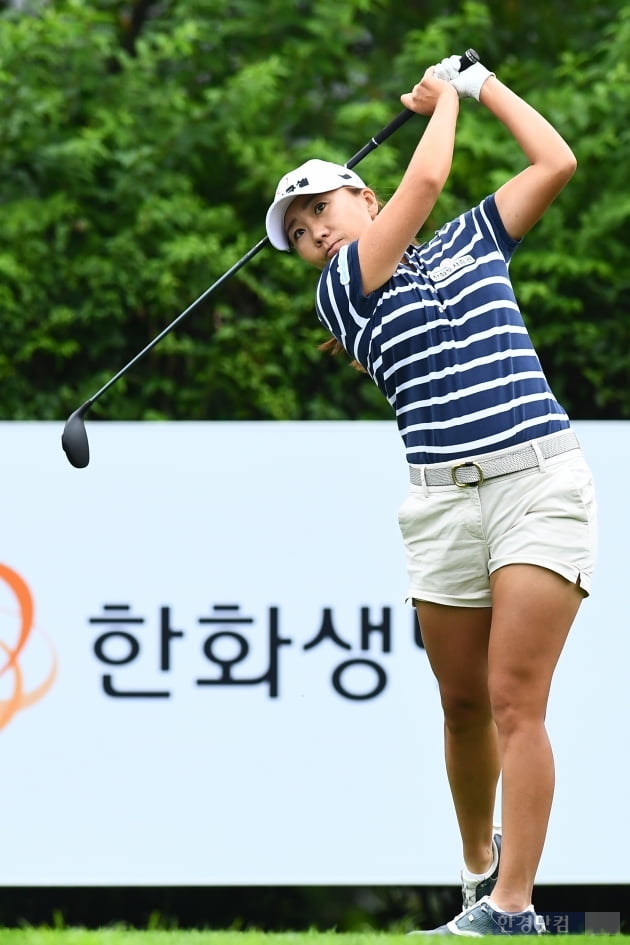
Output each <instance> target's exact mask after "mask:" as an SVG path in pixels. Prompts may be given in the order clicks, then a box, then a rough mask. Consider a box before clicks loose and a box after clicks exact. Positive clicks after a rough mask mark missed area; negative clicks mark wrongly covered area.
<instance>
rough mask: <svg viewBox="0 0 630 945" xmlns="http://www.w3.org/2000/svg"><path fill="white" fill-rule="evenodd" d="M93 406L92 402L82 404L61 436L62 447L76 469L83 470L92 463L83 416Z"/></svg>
mask: <svg viewBox="0 0 630 945" xmlns="http://www.w3.org/2000/svg"><path fill="white" fill-rule="evenodd" d="M91 404H92V401H91V400H88V401H87V402H86V403H84V404H82V406H81V407H79V408H78V410H75V411H74V413H71V414H70V416H69V417H68V419H67V420H66V425H65V427H64V428H63V433H62V434H61V445H62V446H63V449H64V452H65V454H66V456H67V457H68V460H69V461H70V463H71V464H72V465H73V466H74V467H75V468H76V469H83V468H84V467H85V466H87V464H88V463H89V461H90V444H89V443H88V438H87V432H86V430H85V423H84V422H83V416H84V414H85V413H86V411H87V410H88V409H89V408H90V406H91Z"/></svg>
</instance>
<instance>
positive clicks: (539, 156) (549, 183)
mask: <svg viewBox="0 0 630 945" xmlns="http://www.w3.org/2000/svg"><path fill="white" fill-rule="evenodd" d="M479 101H480V102H481V104H482V105H483V106H484V107H485V108H487V109H488V110H489V111H490V112H492V114H493V115H495V117H496V118H498V119H499V121H500V122H502V123H503V125H505V127H506V128H507V130H508V131H509V132H510V134H511V135H512V137H513V138H514V139H515V140H516V141H517V143H518V144H519V146H520V147H521V149H522V151H523V153H524V155H525V157H526V158H527V160H528V161H529V166H528V167H527V168H525V170H524V171H521V172H520V173H519V174H517V175H516V176H515V177H513V178H511V180H509V181H507V182H506V183H505V184H503V186H502V187H500V188H499V190H498V191H497V194H496V201H497V209H498V211H499V213H500V215H501V219H502V220H503V223H504V225H505V228H506V230H507V231H508V233H509V234H510V235H511V236H512V237H513V238H514V239H520V238H521V237H522V236H524V235H525V233H527V231H528V230H529V229H531V227H532V226H533V225H534V224H535V223H536V222H537V221H538V220H539V219H540V218H541V216H542V215H543V213H544V212H545V210H546V209H547V207H548V206H549V204H550V203H551V202H552V201H553V200H554V199H555V197H557V196H558V194H559V193H560V191H561V190H562V188H563V187H564V186H565V184H566V183H567V182H568V181H569V180H570V179H571V177H572V176H573V174H574V172H575V169H576V166H577V161H576V159H575V155H574V154H573V152H572V151H571V148H570V147H569V145H568V144H567V143H566V141H565V140H564V139H563V138H562V137H561V135H560V134H559V133H558V132H557V131H556V129H555V128H554V127H553V125H551V124H550V123H549V122H548V121H547V119H546V118H543V116H542V115H541V114H540V113H539V112H537V111H536V109H535V108H533V107H532V106H531V105H529V104H528V103H527V102H526V101H524V100H523V99H522V98H520V96H518V95H517V94H516V93H515V92H513V91H512V90H511V89H509V88H508V87H507V86H506V85H504V84H503V83H502V82H500V81H499V80H498V79H497V78H496V77H495V76H490V77H489V78H488V79H486V81H485V82H484V83H483V85H482V87H481V91H480V94H479Z"/></svg>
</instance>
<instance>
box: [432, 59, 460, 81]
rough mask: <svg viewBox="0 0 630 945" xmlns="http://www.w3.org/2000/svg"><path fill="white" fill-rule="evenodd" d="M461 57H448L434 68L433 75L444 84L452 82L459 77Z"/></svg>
mask: <svg viewBox="0 0 630 945" xmlns="http://www.w3.org/2000/svg"><path fill="white" fill-rule="evenodd" d="M460 59H461V57H460V56H447V58H446V59H442V60H441V61H440V62H438V64H437V65H436V66H433V75H434V76H435V78H436V79H442V81H443V82H452V80H453V79H456V78H457V76H458V75H459V65H460Z"/></svg>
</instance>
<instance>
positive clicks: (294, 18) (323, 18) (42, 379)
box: [0, 0, 630, 419]
mask: <svg viewBox="0 0 630 945" xmlns="http://www.w3.org/2000/svg"><path fill="white" fill-rule="evenodd" d="M16 7H17V8H16ZM0 23H1V26H2V29H1V30H0V91H1V95H0V201H1V203H2V213H1V215H0V319H1V320H2V344H1V345H0V391H1V393H0V416H1V417H2V418H4V419H12V418H13V419H22V418H34V419H61V418H63V417H65V416H66V415H67V414H68V412H69V411H70V410H71V409H74V407H75V406H77V405H78V404H79V403H80V402H81V401H82V400H84V399H85V398H86V397H87V396H89V395H90V394H91V393H93V392H94V391H95V390H96V389H98V388H99V387H100V386H101V385H102V384H103V383H104V382H105V381H106V380H107V379H108V378H109V377H110V375H111V374H113V373H114V372H115V371H117V370H118V369H119V368H120V367H121V366H122V365H123V364H125V363H126V362H127V361H128V360H129V359H130V358H131V357H132V356H133V355H135V354H136V352H137V351H139V350H140V349H141V348H142V347H144V345H145V344H146V343H147V342H148V341H149V340H150V339H151V338H153V337H154V336H155V335H157V334H158V333H159V332H160V331H161V330H162V329H163V328H164V327H165V326H166V325H167V324H168V323H169V322H171V321H172V319H173V318H174V317H175V316H176V315H177V314H178V313H179V312H180V311H182V310H183V309H185V308H186V307H187V306H188V305H189V304H190V303H191V302H192V301H193V300H194V299H195V298H197V297H198V296H199V295H200V294H201V293H202V292H203V291H204V290H205V289H206V288H207V286H208V285H210V284H211V283H212V282H214V281H215V279H216V278H217V277H218V276H220V275H221V273H223V272H224V271H225V270H227V269H228V268H229V267H230V266H232V265H233V263H234V262H236V260H237V259H239V258H240V257H241V256H242V255H243V254H244V253H245V252H246V251H247V250H248V249H249V248H250V247H251V246H252V245H254V244H255V243H257V242H258V240H259V239H260V238H261V237H262V236H263V235H264V213H265V209H266V206H267V204H268V202H269V200H270V198H271V197H272V195H273V189H274V187H275V183H276V181H277V179H278V178H279V176H280V175H281V174H282V173H283V172H284V171H285V170H286V169H287V168H288V167H290V166H293V165H295V164H297V163H299V162H300V161H301V160H304V159H306V158H308V157H312V156H317V155H319V156H324V157H328V158H331V159H333V160H339V161H341V162H343V161H345V160H347V159H348V157H349V156H350V155H351V154H353V153H355V152H356V151H357V150H358V149H359V147H361V145H362V144H363V143H364V142H365V141H366V140H368V139H369V138H370V137H371V136H372V135H373V134H374V133H375V131H377V130H378V129H379V128H380V127H382V125H384V124H385V123H386V122H387V121H389V119H390V118H391V117H393V115H395V114H396V113H397V111H398V110H400V104H399V99H398V96H399V94H400V92H402V91H404V90H405V89H407V88H408V87H410V86H411V84H413V82H414V81H416V79H417V77H418V76H419V75H420V74H421V73H422V71H423V70H424V68H425V67H426V65H427V64H430V63H431V62H433V61H436V60H437V59H439V58H441V57H442V56H444V55H447V54H449V53H451V52H453V51H460V50H461V51H463V49H464V48H465V47H466V46H468V45H471V46H474V47H476V48H478V49H479V51H480V53H481V54H482V56H483V58H484V60H486V61H487V62H488V63H489V64H491V65H493V66H494V67H495V68H496V69H497V71H498V73H499V75H500V77H501V78H503V79H505V80H506V81H507V82H509V83H510V84H512V85H513V86H514V88H515V89H516V90H517V91H519V92H520V93H521V94H524V95H525V96H526V97H528V98H530V99H531V100H532V101H533V102H534V104H536V105H537V106H538V107H540V108H541V109H542V110H543V111H544V112H545V113H546V114H547V115H549V117H550V118H551V120H552V121H554V122H555V123H556V124H557V125H558V126H559V127H560V128H561V129H562V131H563V133H564V134H565V136H566V137H567V138H568V140H569V141H570V142H571V144H572V145H573V146H574V148H575V150H576V152H577V154H578V158H579V161H580V169H579V171H578V174H577V175H576V177H575V178H574V180H573V181H572V182H571V184H570V185H569V187H568V188H567V189H566V191H565V192H564V193H563V194H562V195H561V197H560V198H559V200H558V201H557V202H556V204H555V205H554V207H553V208H552V210H551V211H550V213H549V214H548V215H547V216H546V217H545V219H544V220H543V221H542V223H541V224H539V226H538V227H537V228H536V229H535V230H534V231H533V232H532V233H531V234H530V235H529V236H528V237H527V241H526V245H525V247H524V249H523V250H522V251H519V252H518V253H517V254H516V256H515V260H514V263H513V267H514V275H515V282H516V286H517V291H518V294H519V296H520V298H521V301H522V303H523V308H524V312H525V315H526V317H527V319H528V322H529V324H530V327H531V329H532V331H533V334H534V338H535V340H536V342H537V343H538V345H539V347H540V351H541V355H542V357H543V360H544V362H545V365H546V367H547V369H548V372H549V374H550V380H551V383H552V386H553V387H554V389H555V390H556V393H557V394H558V395H559V396H560V397H561V398H562V399H563V401H564V402H565V404H566V405H567V407H568V408H569V410H570V411H571V413H572V414H573V415H574V416H575V417H627V416H630V393H629V389H630V385H628V383H627V380H628V370H629V363H628V362H629V359H630V346H629V345H628V344H627V339H626V332H627V329H626V323H627V318H625V317H624V313H625V307H626V305H627V302H628V281H629V278H630V277H629V273H630V263H629V260H628V254H629V253H630V249H629V248H628V247H629V242H630V241H629V240H628V238H627V237H628V215H629V206H628V201H629V199H630V198H628V196H627V189H626V188H625V179H624V178H625V176H626V171H625V167H626V166H627V164H628V159H629V158H630V153H629V152H630V141H629V132H628V130H627V121H626V116H627V114H628V104H629V103H628V96H629V95H630V91H629V89H630V84H629V83H628V81H627V79H628V76H627V70H628V67H627V64H626V63H627V49H628V42H629V39H630V35H629V31H630V6H628V5H623V6H621V7H619V6H618V5H615V6H614V7H612V6H610V5H605V4H604V5H595V6H593V5H592V4H590V3H586V2H584V0H576V2H574V3H571V4H569V3H565V2H559V3H557V4H554V5H553V7H549V5H548V4H543V3H542V2H540V0H530V3H528V4H526V5H525V4H519V3H502V4H491V3H482V2H476V0H469V2H463V3H461V4H457V5H452V6H448V5H447V6H446V7H445V6H444V4H438V3H436V2H427V3H425V4H423V13H422V17H420V16H419V14H418V10H417V9H416V7H415V6H414V5H412V4H409V3H406V2H405V3H403V2H400V0H346V2H345V3H343V4H340V3H338V0H317V2H314V0H268V2H267V3H265V4H261V3H259V2H258V0H231V2H227V0H179V2H177V3H170V4H154V3H150V2H146V0H135V2H123V0H99V2H94V3H91V4H84V3H83V2H81V0H59V2H56V3H54V4H53V3H47V2H46V0H30V2H29V0H24V2H21V3H20V4H10V3H5V4H4V5H3V11H2V13H1V14H0ZM567 23H569V24H570V29H566V25H567ZM422 127H423V123H422V119H420V118H418V119H413V120H412V121H411V122H409V123H408V124H407V125H406V126H405V127H404V128H403V129H402V130H401V131H400V132H399V133H398V135H397V136H396V137H395V138H392V139H390V140H389V141H388V143H387V144H386V145H383V147H382V148H381V149H379V150H377V151H376V152H374V153H373V154H372V155H370V156H369V157H368V158H367V159H366V161H365V163H364V164H362V165H361V173H362V174H363V175H364V176H365V177H366V178H367V179H368V181H369V182H370V183H371V184H373V185H374V186H375V188H376V189H377V190H378V191H379V193H380V194H381V195H382V196H383V197H385V198H386V197H387V196H388V194H389V193H391V191H392V190H393V188H394V187H395V186H396V183H397V180H398V178H399V175H400V173H401V172H402V169H403V168H404V166H405V164H406V161H407V160H408V157H409V155H410V154H411V150H412V148H413V145H414V141H415V140H416V139H417V136H418V135H419V134H420V133H421V131H422ZM521 164H522V158H521V156H520V155H519V154H518V152H517V150H516V149H515V148H514V147H513V146H512V145H511V143H510V141H509V139H508V138H507V136H506V135H505V133H504V132H503V130H502V129H501V127H500V126H498V125H497V123H496V122H494V121H493V120H490V119H489V117H488V116H487V115H486V114H485V113H484V112H483V111H482V110H480V109H479V108H478V106H477V105H476V104H475V103H465V105H464V106H463V108H462V114H461V118H460V125H459V133H458V146H457V154H456V158H455V163H454V168H453V174H452V178H451V180H450V182H449V185H448V187H447V188H446V190H445V192H444V194H443V195H442V197H441V198H440V201H439V203H438V205H437V207H436V210H435V214H434V217H433V218H432V219H431V220H430V221H428V226H427V232H429V231H430V229H431V228H432V227H434V226H436V225H438V224H439V223H440V222H442V221H443V220H444V219H446V218H448V217H449V216H450V215H451V214H452V213H454V212H457V211H458V210H461V209H463V208H465V207H466V206H469V205H470V204H472V203H473V202H477V201H478V200H479V199H481V198H482V197H483V196H484V195H485V194H486V193H488V192H489V191H490V190H491V189H492V188H494V187H495V186H497V185H498V184H499V183H501V181H502V180H504V179H505V177H506V176H507V175H509V174H512V173H514V172H515V170H517V169H518V168H519V167H520V166H521ZM316 276H317V274H316V273H315V271H314V270H313V271H312V272H309V270H305V268H304V266H303V265H302V264H301V263H300V262H299V261H298V260H296V259H295V258H293V257H291V256H288V255H286V254H278V253H276V252H274V251H273V250H270V249H267V250H264V251H263V252H262V253H260V254H259V256H257V257H256V258H255V259H254V260H253V261H252V262H251V263H250V264H249V265H248V266H247V267H246V268H245V269H243V270H242V271H241V272H240V273H239V274H238V275H237V276H235V277H234V278H233V279H232V280H230V282H228V283H227V284H226V285H224V286H223V287H222V288H221V289H220V291H219V292H217V293H216V294H213V295H212V296H211V297H210V298H209V299H208V300H207V302H206V303H205V304H204V305H203V307H201V308H200V309H199V310H198V311H197V312H195V314H194V315H193V316H191V318H190V319H188V320H186V321H185V322H183V323H182V324H181V325H179V326H178V328H177V331H176V332H173V333H172V334H170V335H168V337H167V338H166V339H165V340H164V341H163V342H162V343H161V344H160V345H159V346H158V347H157V348H156V349H154V351H152V352H151V354H150V355H149V356H148V357H147V358H146V359H145V360H144V361H143V362H142V363H141V364H139V365H137V366H135V367H134V369H133V371H132V372H130V373H129V374H128V375H127V376H126V378H125V379H124V380H122V381H121V382H119V383H118V384H117V385H116V386H115V387H113V388H112V389H111V391H108V393H107V395H106V397H105V398H103V401H102V402H99V404H98V405H97V406H95V408H94V415H95V417H96V416H99V415H100V416H107V417H109V418H112V419H130V418H133V419H153V418H173V419H260V418H264V419H312V418H318V419H329V418H331V419H334V418H340V417H366V418H375V417H376V418H380V417H389V416H390V412H389V408H388V406H387V404H386V403H384V401H382V398H381V396H380V394H379V393H378V392H377V391H376V389H375V388H374V387H373V385H372V384H371V382H370V381H369V380H367V379H366V378H364V377H362V376H360V375H358V374H356V372H353V371H352V370H350V369H349V368H348V367H347V365H346V364H345V363H343V361H334V360H332V359H329V358H326V357H324V356H322V355H321V354H320V352H318V350H317V344H318V342H319V341H321V340H323V338H324V337H325V336H324V335H323V333H322V331H321V329H320V328H319V326H318V325H317V322H316V319H315V317H314V313H313V289H314V286H315V282H316Z"/></svg>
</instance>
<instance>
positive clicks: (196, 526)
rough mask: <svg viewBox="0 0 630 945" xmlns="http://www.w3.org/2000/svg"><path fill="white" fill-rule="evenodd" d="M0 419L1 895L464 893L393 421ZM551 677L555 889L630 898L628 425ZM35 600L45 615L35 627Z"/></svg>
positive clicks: (587, 437) (613, 450) (602, 464)
mask: <svg viewBox="0 0 630 945" xmlns="http://www.w3.org/2000/svg"><path fill="white" fill-rule="evenodd" d="M87 427H88V432H89V436H90V442H91V448H92V459H91V462H90V465H89V466H88V467H87V468H86V469H83V470H77V469H74V468H72V467H71V466H70V465H69V464H68V462H67V460H66V458H65V456H64V454H63V453H62V450H61V445H60V434H61V430H62V425H61V424H56V423H0V443H1V444H2V456H3V461H2V484H3V488H2V497H3V502H2V533H1V534H2V538H1V542H0V726H1V727H0V752H1V757H2V770H3V775H2V788H1V795H2V809H3V827H2V851H3V853H2V857H0V884H2V885H7V886H22V885H23V886H35V885H88V886H89V885H95V886H101V885H143V886H145V885H147V886H148V885H206V884H209V885H211V884H216V885H255V884H265V885H267V884H268V885H274V884H278V885H307V884H327V885H334V884H353V885H354V884H357V885H371V884H396V885H397V884H401V885H407V884H414V885H416V884H417V885H421V884H426V885H442V884H449V885H450V884H454V883H456V882H457V878H458V870H459V864H460V851H459V843H458V834H457V829H456V824H455V820H454V815H453V812H452V806H451V802H450V797H449V792H448V788H447V783H446V777H445V773H444V766H443V759H442V737H441V730H442V722H441V712H440V707H439V700H438V696H437V691H436V684H435V681H434V679H433V677H432V675H431V673H430V671H429V668H428V666H427V661H426V656H425V654H424V652H423V650H422V649H421V647H420V646H419V644H418V640H417V639H416V636H415V626H414V620H413V613H412V611H411V608H410V607H409V606H407V605H405V604H404V603H403V598H404V594H405V590H406V575H405V566H404V558H403V552H402V547H401V541H400V537H399V533H398V525H397V519H396V513H397V509H398V506H399V504H400V503H401V501H402V499H403V498H404V495H405V492H406V489H407V480H406V467H405V464H404V458H403V452H402V447H401V445H400V442H399V438H398V434H397V432H396V429H395V425H394V424H393V423H386V422H384V423H343V422H340V423H237V424H231V423H170V424H167V423H144V424H143V423H104V422H96V421H94V422H88V425H87ZM575 427H576V430H577V432H578V435H579V437H580V439H581V441H582V445H583V447H584V450H585V452H586V455H587V458H588V459H589V462H590V463H591V466H592V468H593V470H594V473H595V479H596V484H597V487H598V495H599V505H600V522H601V527H600V542H601V550H600V559H599V566H598V570H597V573H596V578H595V582H594V591H593V596H592V598H591V599H590V600H588V601H586V602H585V604H584V605H583V607H582V609H581V612H580V614H579V616H578V620H577V622H576V624H575V627H574V630H573V632H572V634H571V636H570V638H569V642H568V643H567V646H566V649H565V652H564V654H563V656H562V659H561V663H560V666H559V668H558V670H557V674H556V679H555V684H554V689H553V693H552V698H551V702H550V706H549V714H548V725H549V730H550V734H551V737H552V741H553V744H554V748H555V754H556V763H557V789H556V798H555V804H554V810H553V815H552V821H551V827H550V831H549V836H548V843H547V847H546V851H545V854H544V859H543V862H542V865H541V869H540V873H539V881H540V882H541V883H549V884H551V883H554V884H555V883H562V884H564V883H580V884H581V883H624V882H627V881H628V862H627V850H628V848H629V840H630V829H629V826H628V818H627V817H626V816H625V810H626V796H627V785H628V779H629V777H630V763H629V761H628V737H627V732H626V728H627V720H628V717H629V711H628V710H629V708H630V695H629V692H630V690H629V687H628V684H627V675H628V666H629V665H630V639H629V634H628V616H627V606H626V601H625V591H626V589H627V574H628V565H627V561H628V554H627V547H628V542H627V536H628V533H629V530H630V528H629V526H630V513H629V510H628V503H627V500H626V499H625V498H624V495H623V492H622V489H623V488H624V482H625V478H626V472H627V470H628V469H630V424H627V423H576V424H575ZM31 606H32V608H33V609H32V613H31V610H30V608H31Z"/></svg>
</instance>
